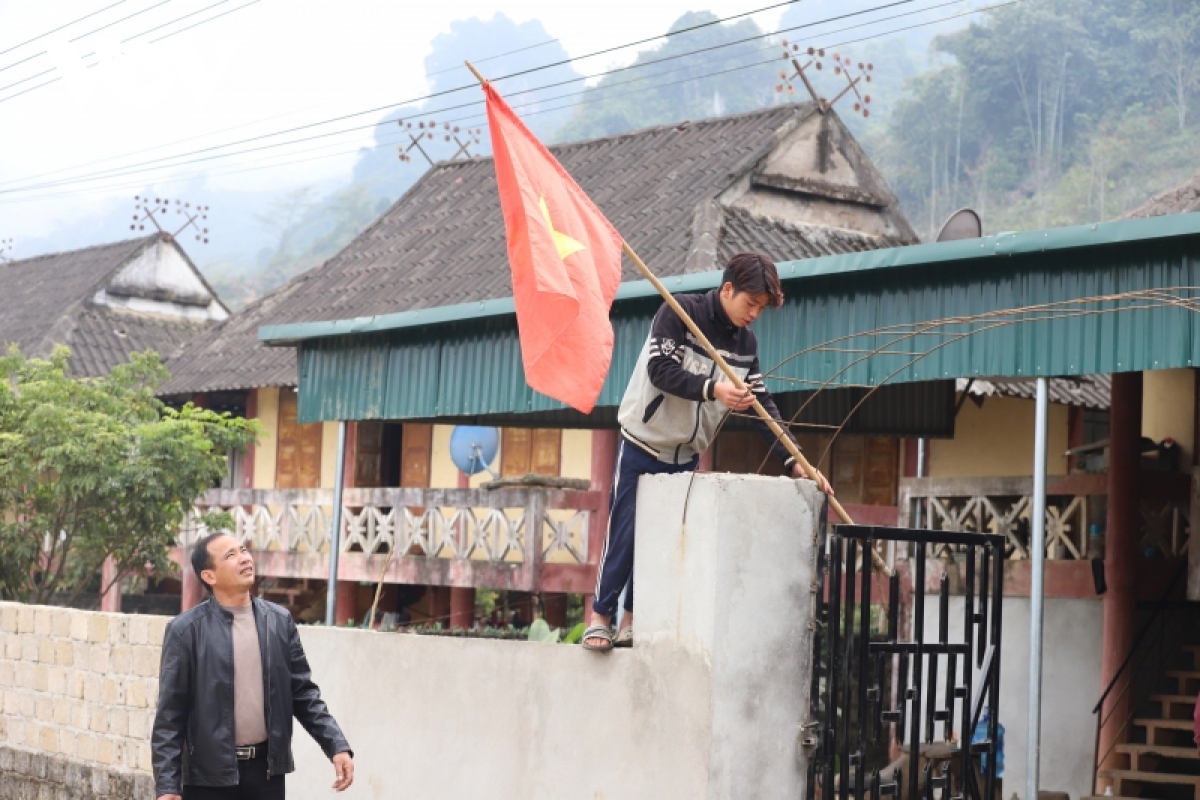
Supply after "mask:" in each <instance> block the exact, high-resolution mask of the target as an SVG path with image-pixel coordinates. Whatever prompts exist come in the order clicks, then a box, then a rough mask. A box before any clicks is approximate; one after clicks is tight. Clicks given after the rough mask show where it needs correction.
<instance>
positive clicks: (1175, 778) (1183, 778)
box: [1099, 769, 1200, 791]
mask: <svg viewBox="0 0 1200 800" xmlns="http://www.w3.org/2000/svg"><path fill="white" fill-rule="evenodd" d="M1099 776H1100V777H1101V778H1107V779H1109V780H1111V781H1116V783H1117V789H1118V791H1119V790H1120V789H1121V787H1122V785H1123V784H1124V782H1126V781H1129V782H1132V783H1171V784H1175V785H1177V786H1200V775H1180V774H1178V773H1174V772H1134V771H1133V770H1131V769H1102V770H1100V772H1099Z"/></svg>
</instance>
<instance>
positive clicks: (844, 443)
mask: <svg viewBox="0 0 1200 800" xmlns="http://www.w3.org/2000/svg"><path fill="white" fill-rule="evenodd" d="M899 448H900V441H899V440H898V439H889V438H885V437H880V436H839V437H838V438H837V440H836V441H835V442H834V445H833V464H834V472H833V475H831V476H830V480H831V482H832V483H833V490H834V491H835V492H837V498H838V499H839V500H841V501H842V502H843V503H850V504H853V505H867V506H893V505H895V504H896V487H897V480H898V479H899V474H898V472H899V460H900V450H899Z"/></svg>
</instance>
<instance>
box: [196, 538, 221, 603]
mask: <svg viewBox="0 0 1200 800" xmlns="http://www.w3.org/2000/svg"><path fill="white" fill-rule="evenodd" d="M228 535H229V534H228V533H227V532H225V531H213V532H212V533H210V534H208V535H207V536H205V537H204V538H203V539H201V540H200V541H198V542H196V547H195V548H194V549H193V550H192V570H193V571H194V572H195V573H196V577H197V578H200V583H202V584H204V588H205V589H207V590H208V591H209V594H211V593H212V587H211V586H209V585H208V584H207V583H206V582H205V580H204V578H203V577H202V576H201V575H200V573H201V572H204V570H206V569H212V568H213V560H212V553H210V552H208V546H209V545H210V544H212V543H213V542H215V541H216V540H217V539H220V538H221V537H222V536H228Z"/></svg>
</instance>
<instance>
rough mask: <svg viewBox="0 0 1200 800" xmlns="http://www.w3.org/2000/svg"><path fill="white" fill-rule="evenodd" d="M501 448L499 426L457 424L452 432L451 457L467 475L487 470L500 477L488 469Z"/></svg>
mask: <svg viewBox="0 0 1200 800" xmlns="http://www.w3.org/2000/svg"><path fill="white" fill-rule="evenodd" d="M499 449H500V429H499V428H486V427H480V426H475V425H457V426H455V428H454V430H453V431H452V432H451V433H450V459H451V460H452V461H453V462H454V466H456V467H458V468H459V469H460V470H462V472H463V473H465V474H467V475H476V474H478V473H480V472H483V471H484V470H487V471H488V472H489V473H491V474H492V476H493V477H499V476H498V475H496V473H495V472H492V470H491V469H488V465H490V464H491V463H492V462H493V461H495V460H496V452H497V451H498V450H499Z"/></svg>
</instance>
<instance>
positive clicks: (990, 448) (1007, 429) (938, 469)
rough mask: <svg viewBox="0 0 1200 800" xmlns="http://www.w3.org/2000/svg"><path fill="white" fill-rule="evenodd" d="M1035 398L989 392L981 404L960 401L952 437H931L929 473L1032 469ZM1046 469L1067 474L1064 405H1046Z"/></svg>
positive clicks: (997, 473) (999, 474)
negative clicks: (1047, 419)
mask: <svg viewBox="0 0 1200 800" xmlns="http://www.w3.org/2000/svg"><path fill="white" fill-rule="evenodd" d="M1033 415H1034V402H1033V401H1032V400H1022V399H1020V398H1017V397H998V396H992V397H988V398H986V399H985V400H984V403H983V408H980V407H978V406H976V405H975V404H974V403H972V402H971V401H969V400H968V401H967V402H965V403H963V406H962V410H961V411H960V412H959V413H958V417H957V418H956V419H955V422H954V438H953V439H930V452H929V473H928V474H929V477H931V478H958V477H964V478H965V477H1004V476H1008V475H1030V474H1032V471H1033ZM1048 433H1049V441H1048V458H1047V470H1048V471H1049V473H1050V474H1051V475H1065V474H1066V472H1067V459H1066V458H1065V457H1064V456H1063V452H1064V451H1066V449H1067V447H1068V445H1067V437H1068V433H1069V431H1068V429H1067V407H1066V406H1062V405H1056V404H1051V405H1050V419H1049V430H1048Z"/></svg>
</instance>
